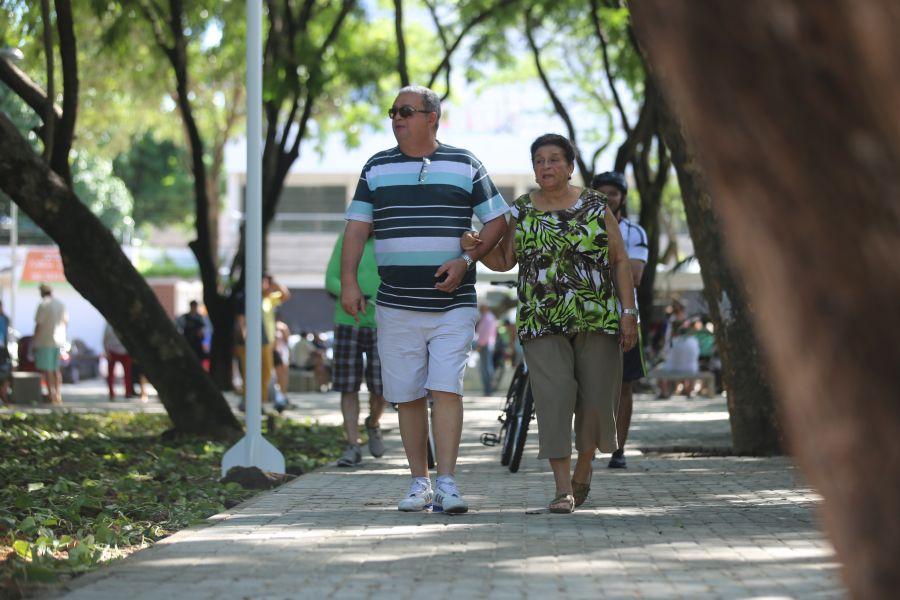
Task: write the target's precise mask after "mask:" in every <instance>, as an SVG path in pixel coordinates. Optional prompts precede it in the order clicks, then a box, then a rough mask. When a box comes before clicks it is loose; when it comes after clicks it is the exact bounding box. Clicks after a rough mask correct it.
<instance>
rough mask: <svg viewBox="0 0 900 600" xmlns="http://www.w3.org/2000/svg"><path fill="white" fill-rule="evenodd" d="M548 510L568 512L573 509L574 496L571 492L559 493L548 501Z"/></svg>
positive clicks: (558, 512) (560, 512)
mask: <svg viewBox="0 0 900 600" xmlns="http://www.w3.org/2000/svg"><path fill="white" fill-rule="evenodd" d="M547 508H549V509H550V512H552V513H557V514H569V513H571V512H574V510H575V498H573V497H572V494H560V495H559V496H557V497H556V498H554V499H553V501H552V502H550V506H548V507H547Z"/></svg>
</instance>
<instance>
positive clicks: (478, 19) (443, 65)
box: [428, 0, 518, 95]
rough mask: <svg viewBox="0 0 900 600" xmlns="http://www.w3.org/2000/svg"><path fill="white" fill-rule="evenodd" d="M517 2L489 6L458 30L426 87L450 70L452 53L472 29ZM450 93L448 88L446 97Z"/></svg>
mask: <svg viewBox="0 0 900 600" xmlns="http://www.w3.org/2000/svg"><path fill="white" fill-rule="evenodd" d="M517 2H518V0H500V1H499V2H498V3H497V4H495V5H493V6H491V7H490V8H486V9H484V10H483V11H481V12H480V13H478V14H477V15H475V17H473V18H472V20H471V21H469V22H468V23H466V24H465V25H463V28H462V30H460V32H459V34H458V35H457V36H456V39H455V40H453V43H452V44H450V47H449V49H447V50H446V51H445V52H444V58H443V59H442V60H441V63H440V64H439V65H438V66H437V67H435V69H434V70H433V71H432V72H431V77H429V79H428V87H429V88H430V87H432V86H433V85H434V82H435V81H437V78H438V76H440V74H441V70H443V69H445V68H446V69H447V70H448V71H449V70H450V59H451V58H452V57H453V53H454V52H456V50H457V48H459V45H460V44H461V43H462V41H463V39H464V38H465V37H466V36H467V35H468V34H469V32H470V31H471V30H472V28H473V27H475V26H476V25H479V24H481V23H482V22H483V21H484V20H485V19H487V18H488V17H490V16H491V15H492V14H494V13H495V12H496V11H498V10H500V9H501V8H505V7H507V6H510V5H513V4H516V3H517ZM449 93H450V88H449V87H448V88H447V95H449Z"/></svg>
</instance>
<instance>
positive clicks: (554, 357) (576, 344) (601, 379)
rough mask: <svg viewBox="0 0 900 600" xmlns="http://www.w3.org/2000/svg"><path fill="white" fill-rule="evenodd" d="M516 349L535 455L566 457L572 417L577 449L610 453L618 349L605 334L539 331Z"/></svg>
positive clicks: (618, 380) (618, 378) (618, 372)
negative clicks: (532, 419) (528, 396)
mask: <svg viewBox="0 0 900 600" xmlns="http://www.w3.org/2000/svg"><path fill="white" fill-rule="evenodd" d="M522 347H523V348H524V350H525V361H526V362H527V364H528V378H529V381H530V382H531V393H532V395H533V396H534V406H535V411H536V412H537V421H538V442H539V445H540V450H539V452H538V458H542V459H543V458H566V457H569V456H571V455H572V415H573V414H574V415H575V447H576V448H577V450H578V452H594V451H595V450H596V449H598V448H599V449H600V451H601V452H613V451H615V450H616V449H618V447H619V445H618V441H617V440H616V410H617V409H618V406H619V393H620V391H621V387H622V349H621V347H620V346H619V338H618V336H616V335H612V334H608V333H594V332H589V333H577V334H574V335H543V336H541V337H538V338H534V339H531V340H527V341H526V342H524V344H523V345H522Z"/></svg>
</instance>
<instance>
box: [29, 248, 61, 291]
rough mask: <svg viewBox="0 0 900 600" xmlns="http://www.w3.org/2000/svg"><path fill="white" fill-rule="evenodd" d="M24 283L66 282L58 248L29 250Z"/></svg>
mask: <svg viewBox="0 0 900 600" xmlns="http://www.w3.org/2000/svg"><path fill="white" fill-rule="evenodd" d="M22 281H33V282H35V283H42V282H46V283H62V282H65V281H66V275H65V273H64V272H63V264H62V258H61V257H60V256H59V250H58V249H56V248H51V249H46V250H29V251H28V254H27V255H26V257H25V267H24V269H22Z"/></svg>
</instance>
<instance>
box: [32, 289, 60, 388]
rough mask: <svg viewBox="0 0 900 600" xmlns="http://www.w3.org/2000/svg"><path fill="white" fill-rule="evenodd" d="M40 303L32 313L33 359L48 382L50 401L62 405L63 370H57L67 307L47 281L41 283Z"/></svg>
mask: <svg viewBox="0 0 900 600" xmlns="http://www.w3.org/2000/svg"><path fill="white" fill-rule="evenodd" d="M39 289H40V293H41V303H40V304H38V307H37V311H36V312H35V315H34V339H32V346H33V347H34V362H35V366H36V367H37V369H38V371H40V372H41V374H42V375H43V376H44V380H45V381H46V382H47V393H48V396H49V400H50V403H51V404H55V405H60V404H62V372H61V371H60V369H59V359H60V353H61V352H62V349H63V347H64V346H65V345H66V325H67V324H68V322H69V314H68V312H66V306H65V305H64V304H63V303H62V302H61V301H59V300H57V299H56V298H54V297H53V290H52V289H51V288H50V286H49V285H47V284H46V283H42V284H41V285H40V288H39Z"/></svg>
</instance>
